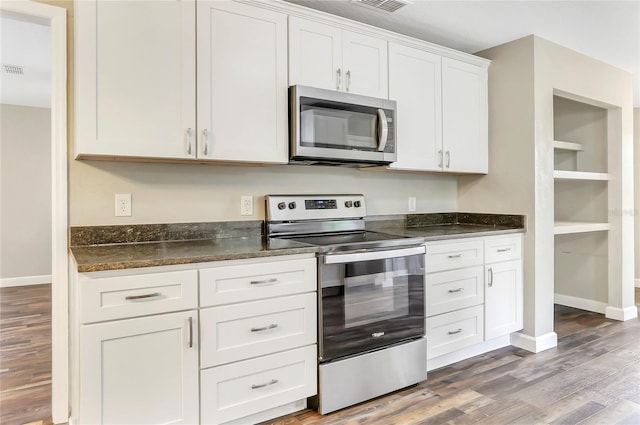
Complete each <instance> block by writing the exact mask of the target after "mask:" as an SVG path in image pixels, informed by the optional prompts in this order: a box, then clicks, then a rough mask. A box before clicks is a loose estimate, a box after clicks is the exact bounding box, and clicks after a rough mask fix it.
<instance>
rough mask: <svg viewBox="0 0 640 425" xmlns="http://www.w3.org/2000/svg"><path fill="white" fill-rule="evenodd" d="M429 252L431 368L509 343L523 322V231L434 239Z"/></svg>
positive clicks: (427, 323) (428, 342) (428, 248)
mask: <svg viewBox="0 0 640 425" xmlns="http://www.w3.org/2000/svg"><path fill="white" fill-rule="evenodd" d="M426 256H427V259H426V265H427V267H426V268H427V278H426V282H427V288H426V289H427V290H426V303H425V305H426V309H427V319H426V333H427V369H428V370H429V369H431V368H435V367H441V366H445V365H447V364H450V363H453V362H455V361H459V360H462V359H464V358H467V357H471V356H473V355H477V354H481V353H483V352H486V351H490V350H491V349H494V348H497V347H496V345H499V344H503V346H504V345H508V335H509V334H510V333H512V332H516V331H518V330H520V329H522V325H523V282H522V236H521V235H508V236H487V237H484V238H469V239H462V240H461V239H456V240H448V241H438V242H429V243H427V253H426ZM505 337H506V339H505ZM500 338H502V339H500ZM503 339H504V341H507V342H506V343H505V342H504V341H503ZM483 344H486V345H483ZM431 359H435V360H434V361H433V362H431V363H430V362H429V360H431ZM434 365H436V366H435V367H434Z"/></svg>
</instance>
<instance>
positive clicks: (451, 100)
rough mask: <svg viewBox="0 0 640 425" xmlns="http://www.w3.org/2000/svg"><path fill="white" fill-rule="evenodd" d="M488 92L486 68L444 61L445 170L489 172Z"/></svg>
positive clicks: (443, 126)
mask: <svg viewBox="0 0 640 425" xmlns="http://www.w3.org/2000/svg"><path fill="white" fill-rule="evenodd" d="M487 91H488V86H487V70H486V68H483V67H480V66H476V65H472V64H469V63H466V62H461V61H459V60H455V59H450V58H442V145H443V150H444V159H443V163H444V164H443V165H444V168H443V169H444V171H450V172H466V173H484V174H486V173H488V172H489V165H488V154H489V152H488V150H489V144H488V94H487ZM398 140H399V143H402V142H401V141H400V139H398Z"/></svg>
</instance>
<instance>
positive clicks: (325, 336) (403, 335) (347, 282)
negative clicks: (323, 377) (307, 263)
mask: <svg viewBox="0 0 640 425" xmlns="http://www.w3.org/2000/svg"><path fill="white" fill-rule="evenodd" d="M320 280H321V292H322V299H321V302H320V304H321V305H320V308H321V314H322V317H321V323H322V326H321V329H320V334H321V338H320V339H321V343H320V345H321V347H320V351H321V353H320V357H321V360H323V361H327V360H332V359H335V358H338V357H343V356H348V355H352V354H356V353H360V352H363V351H366V350H370V349H375V348H378V347H384V346H386V345H390V344H393V343H396V342H401V341H404V340H408V339H412V338H417V337H420V336H422V335H424V256H423V255H412V256H407V257H398V258H387V259H378V260H370V261H358V262H351V263H342V264H329V265H327V264H325V265H321V267H320Z"/></svg>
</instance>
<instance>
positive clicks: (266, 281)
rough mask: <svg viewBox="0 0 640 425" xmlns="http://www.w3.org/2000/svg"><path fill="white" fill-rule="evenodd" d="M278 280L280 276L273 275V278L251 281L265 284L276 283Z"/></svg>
mask: <svg viewBox="0 0 640 425" xmlns="http://www.w3.org/2000/svg"><path fill="white" fill-rule="evenodd" d="M277 281H278V278H275V277H272V278H271V279H264V280H252V281H251V282H250V283H251V284H252V285H263V284H265V283H276V282H277Z"/></svg>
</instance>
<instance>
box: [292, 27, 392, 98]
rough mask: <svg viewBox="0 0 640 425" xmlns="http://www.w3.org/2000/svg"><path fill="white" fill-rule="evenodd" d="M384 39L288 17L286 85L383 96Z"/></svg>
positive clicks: (385, 87)
mask: <svg viewBox="0 0 640 425" xmlns="http://www.w3.org/2000/svg"><path fill="white" fill-rule="evenodd" d="M387 67H388V65H387V41H386V40H383V39H380V38H375V37H370V36H368V35H364V34H359V33H355V32H351V31H344V30H341V29H340V28H337V27H334V26H331V25H327V24H322V23H319V22H314V21H309V20H306V19H300V18H296V17H289V84H290V85H296V84H300V85H305V86H311V87H318V88H323V89H328V90H340V91H348V92H350V93H355V94H361V95H365V96H372V97H379V98H384V99H386V98H387V96H388V94H389V90H388V87H389V83H388V72H387Z"/></svg>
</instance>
